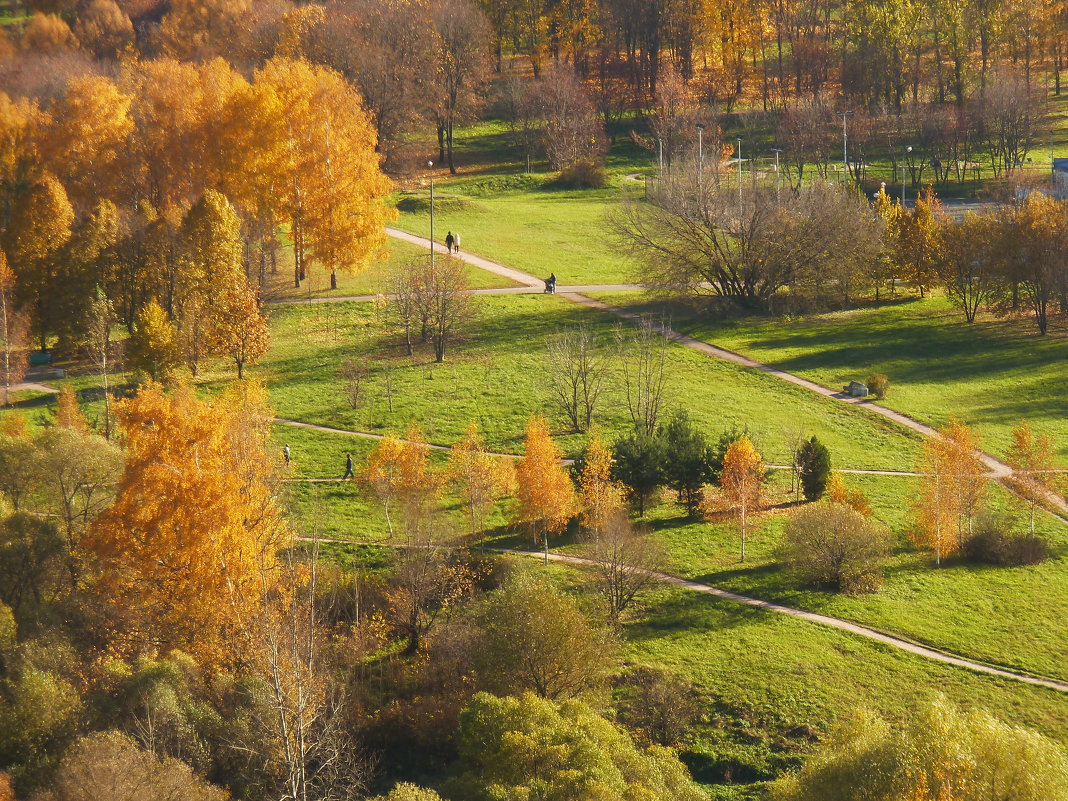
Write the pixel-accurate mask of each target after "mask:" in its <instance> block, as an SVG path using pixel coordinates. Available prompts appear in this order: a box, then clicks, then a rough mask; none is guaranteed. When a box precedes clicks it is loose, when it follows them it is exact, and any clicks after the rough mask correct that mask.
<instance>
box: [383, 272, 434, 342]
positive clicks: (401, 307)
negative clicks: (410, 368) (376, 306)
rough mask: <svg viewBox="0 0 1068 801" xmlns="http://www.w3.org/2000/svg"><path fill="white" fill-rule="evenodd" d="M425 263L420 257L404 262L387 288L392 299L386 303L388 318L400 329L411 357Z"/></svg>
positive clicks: (393, 274) (393, 275) (392, 275)
mask: <svg viewBox="0 0 1068 801" xmlns="http://www.w3.org/2000/svg"><path fill="white" fill-rule="evenodd" d="M423 261H424V259H423V258H421V257H419V258H412V259H408V260H407V261H405V262H403V263H402V264H401V265H400V266H399V267H398V268H397V269H396V270H395V271H393V272H392V273H391V275H390V277H389V283H388V287H387V288H388V291H389V295H390V297H389V299H388V300H387V301H386V306H385V310H386V316H387V318H388V319H389V320H390V322H392V323H393V324H394V325H396V326H397V327H398V328H400V330H401V333H402V335H403V336H404V345H405V347H406V348H407V351H408V355H409V356H411V355H413V354H414V353H415V346H414V343H413V341H412V334H413V329H414V327H415V324H416V322H417V321H418V319H419V305H420V304H419V298H420V295H421V291H422V272H423Z"/></svg>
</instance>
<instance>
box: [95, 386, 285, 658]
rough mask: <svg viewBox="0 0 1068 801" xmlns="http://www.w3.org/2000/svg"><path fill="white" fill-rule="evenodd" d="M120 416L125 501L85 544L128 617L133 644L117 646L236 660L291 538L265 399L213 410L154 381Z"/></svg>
mask: <svg viewBox="0 0 1068 801" xmlns="http://www.w3.org/2000/svg"><path fill="white" fill-rule="evenodd" d="M119 413H120V421H121V425H122V430H123V433H124V434H125V437H126V442H127V450H126V464H125V468H124V470H123V474H122V478H121V479H120V481H119V487H118V495H117V497H116V499H115V502H114V503H113V504H112V505H111V506H110V507H109V508H107V509H105V510H104V511H103V512H102V513H101V514H100V515H99V516H98V517H97V519H96V520H95V521H94V522H93V524H92V526H91V527H90V529H89V532H88V533H87V535H86V537H85V538H84V544H85V546H86V547H87V548H88V550H89V551H90V552H91V553H93V554H95V555H96V556H97V557H98V558H99V564H100V579H99V581H100V588H101V590H102V592H103V593H104V594H105V596H107V597H109V598H111V599H112V600H113V602H114V603H115V604H116V606H117V607H119V608H126V609H129V610H130V613H131V617H132V625H131V627H130V629H129V630H126V631H124V632H123V634H124V636H125V637H127V638H128V641H127V642H125V643H122V642H117V643H115V645H116V646H117V647H118V648H119V649H120V650H124V648H123V646H126V647H127V648H129V649H130V650H134V649H140V648H142V647H144V646H145V645H152V646H155V647H156V648H158V649H159V650H161V651H166V650H169V649H171V648H183V649H187V650H189V651H190V652H191V653H193V654H194V655H196V656H197V657H198V658H199V659H201V660H202V661H204V662H207V663H215V664H219V663H226V662H229V661H230V660H231V659H232V658H236V654H234V653H233V650H232V649H233V647H234V646H233V643H234V639H233V635H234V634H235V633H236V631H237V630H238V629H239V628H241V627H243V624H244V622H245V621H247V620H249V619H250V618H251V616H252V615H254V614H255V613H256V611H257V608H258V607H259V606H260V599H261V598H262V595H263V594H264V593H266V592H270V590H271V587H270V586H266V585H265V583H264V578H265V577H269V576H271V575H273V566H274V564H275V554H276V552H277V550H278V549H279V548H280V547H282V546H284V545H285V544H286V543H287V542H288V541H289V538H290V534H289V531H288V529H287V528H286V526H285V524H284V522H283V520H282V510H281V506H280V503H279V500H278V496H277V493H276V492H275V490H274V488H273V485H272V481H271V479H272V476H271V470H272V460H271V459H270V457H269V455H268V453H269V451H268V444H269V433H270V424H271V423H270V421H271V419H272V417H273V415H272V414H271V412H270V410H269V409H268V408H267V406H266V402H265V393H264V392H263V389H262V387H252V386H247V385H239V386H237V387H235V388H234V389H232V390H231V391H230V392H228V393H227V394H226V395H224V396H222V397H221V398H219V399H218V400H217V401H215V402H214V403H208V402H205V401H201V400H199V399H197V397H196V396H195V395H194V394H193V391H192V390H191V389H189V388H180V389H179V390H178V391H177V392H175V393H174V395H173V396H170V395H167V394H166V393H165V392H164V390H163V388H162V387H161V386H160V385H158V384H155V383H150V384H148V385H147V386H144V387H142V389H141V391H140V392H139V394H138V395H137V396H136V397H134V398H131V399H129V400H126V401H123V402H122V403H121V405H120V407H119Z"/></svg>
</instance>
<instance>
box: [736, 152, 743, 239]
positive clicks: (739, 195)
mask: <svg viewBox="0 0 1068 801" xmlns="http://www.w3.org/2000/svg"><path fill="white" fill-rule="evenodd" d="M736 161H737V162H738V221H739V222H741V220H742V137H740V136H739V137H738V150H737V158H736Z"/></svg>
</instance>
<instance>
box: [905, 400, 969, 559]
mask: <svg viewBox="0 0 1068 801" xmlns="http://www.w3.org/2000/svg"><path fill="white" fill-rule="evenodd" d="M978 451H979V440H978V438H977V437H976V435H975V433H974V432H973V431H972V430H971V428H969V427H968V426H966V425H965V424H964V423H960V422H958V421H956V420H954V421H953V422H951V423H950V424H949V426H947V427H946V428H944V429H941V430H940V431H939V432H938V436H937V437H931V438H930V439H928V440H927V441H926V442H925V443H924V446H923V456H922V457H921V461H920V465H919V470H918V472H920V473H921V474H922V478H921V480H920V493H919V496H918V499H917V505H916V525H915V526H913V529H912V535H911V536H912V541H913V542H914V543H915V544H916V545H917V546H919V547H921V548H931V549H933V550H934V552H935V564H936V565H939V566H940V565H941V564H942V557H943V556H946V555H949V554H952V553H956V552H957V551H959V550H960V548H961V547H962V546H963V545H964V540H965V539H966V538H967V536H968V535H969V534H970V533H971V530H972V523H973V521H974V520H975V515H976V513H977V512H978V510H979V507H980V505H981V504H982V501H983V497H984V495H985V491H986V483H987V479H986V476H985V470H984V467H983V463H982V462H981V461H980V460H979V456H978ZM954 534H955V536H953V535H954Z"/></svg>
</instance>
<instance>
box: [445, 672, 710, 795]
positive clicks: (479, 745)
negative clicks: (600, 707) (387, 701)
mask: <svg viewBox="0 0 1068 801" xmlns="http://www.w3.org/2000/svg"><path fill="white" fill-rule="evenodd" d="M460 764H461V773H460V776H459V777H458V778H457V779H456V780H455V781H454V782H453V783H452V789H453V790H454V791H455V792H452V793H449V795H450V797H455V798H463V799H470V801H523V800H525V799H536V798H537V799H551V801H592V799H596V801H654V799H655V800H656V801H706V799H707V796H706V795H705V794H704V793H703V792H702V791H701V790H700V788H698V787H697V785H696V784H694V782H693V780H692V779H691V778H690V775H689V773H688V771H687V770H686V768H685V767H684V766H683V764H682V763H681V762H680V761H679V758H678V757H677V756H676V755H675V752H674V751H672V750H671V749H669V748H663V747H660V746H652V747H650V748H647V749H641V748H639V747H638V746H636V745H635V744H634V741H633V740H632V739H631V737H630V735H629V734H627V733H626V732H625V731H624V730H623V729H621V728H620V727H618V726H616V725H615V724H613V723H610V722H609V721H607V720H605V719H604V718H602V717H601V716H600V715H598V714H597V713H596V712H594V711H593V710H592V709H590V707H588V706H587V705H586V704H583V703H581V702H580V701H565V702H564V703H562V704H559V705H557V704H554V703H552V702H551V701H547V700H545V699H543V698H539V697H538V696H536V695H534V694H533V693H526V694H525V695H523V696H522V697H521V698H498V697H496V696H493V695H488V694H487V693H479V694H478V695H476V696H475V697H474V699H473V700H472V701H471V704H470V706H468V708H467V709H465V710H464V712H463V714H462V715H461V716H460Z"/></svg>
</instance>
